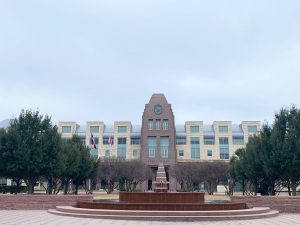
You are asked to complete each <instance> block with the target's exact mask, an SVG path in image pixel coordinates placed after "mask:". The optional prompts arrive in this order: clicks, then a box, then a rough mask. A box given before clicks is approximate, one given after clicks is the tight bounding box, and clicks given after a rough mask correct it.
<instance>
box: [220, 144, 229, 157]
mask: <svg viewBox="0 0 300 225" xmlns="http://www.w3.org/2000/svg"><path fill="white" fill-rule="evenodd" d="M220 159H229V148H228V146H227V147H225V146H224V147H220Z"/></svg>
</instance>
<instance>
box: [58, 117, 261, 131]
mask: <svg viewBox="0 0 300 225" xmlns="http://www.w3.org/2000/svg"><path fill="white" fill-rule="evenodd" d="M161 125H162V127H161ZM71 128H72V127H71V126H62V133H71V130H72V129H71ZM161 129H162V130H168V129H169V122H168V120H167V119H164V120H163V121H162V123H161V120H159V119H157V120H153V119H150V120H148V130H161ZM99 130H100V129H99V126H90V132H91V133H99ZM126 132H127V126H118V133H126ZM190 132H191V133H199V132H200V127H199V126H190ZM219 132H220V133H228V126H219ZM256 132H257V126H248V133H249V134H255V133H256Z"/></svg>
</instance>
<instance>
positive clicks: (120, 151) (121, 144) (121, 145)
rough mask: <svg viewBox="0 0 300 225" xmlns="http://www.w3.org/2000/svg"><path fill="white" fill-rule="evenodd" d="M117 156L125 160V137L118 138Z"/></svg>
mask: <svg viewBox="0 0 300 225" xmlns="http://www.w3.org/2000/svg"><path fill="white" fill-rule="evenodd" d="M117 156H118V157H120V158H126V137H121V138H118V147H117Z"/></svg>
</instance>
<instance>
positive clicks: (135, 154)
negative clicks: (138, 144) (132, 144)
mask: <svg viewBox="0 0 300 225" xmlns="http://www.w3.org/2000/svg"><path fill="white" fill-rule="evenodd" d="M132 156H133V157H138V156H139V150H137V149H134V150H133V151H132Z"/></svg>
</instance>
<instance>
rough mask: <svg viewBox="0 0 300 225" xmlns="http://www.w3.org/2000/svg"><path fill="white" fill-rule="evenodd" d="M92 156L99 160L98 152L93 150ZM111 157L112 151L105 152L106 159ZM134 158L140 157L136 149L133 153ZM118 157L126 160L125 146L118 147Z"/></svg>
mask: <svg viewBox="0 0 300 225" xmlns="http://www.w3.org/2000/svg"><path fill="white" fill-rule="evenodd" d="M90 155H91V156H92V157H94V158H98V150H97V149H93V148H91V149H90ZM110 156H111V150H105V157H110ZM132 156H133V157H138V156H139V150H137V149H134V150H133V151H132ZM117 157H121V158H126V147H125V149H124V146H118V151H117Z"/></svg>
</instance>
